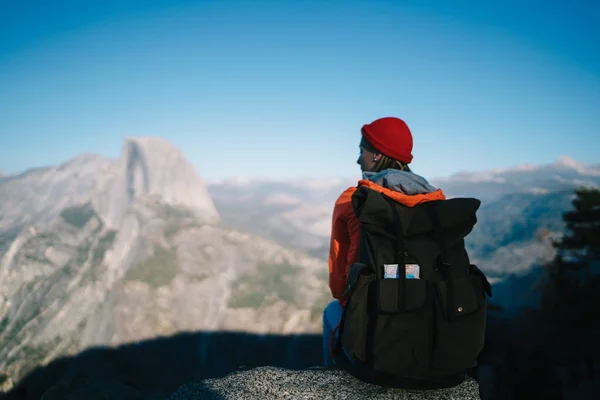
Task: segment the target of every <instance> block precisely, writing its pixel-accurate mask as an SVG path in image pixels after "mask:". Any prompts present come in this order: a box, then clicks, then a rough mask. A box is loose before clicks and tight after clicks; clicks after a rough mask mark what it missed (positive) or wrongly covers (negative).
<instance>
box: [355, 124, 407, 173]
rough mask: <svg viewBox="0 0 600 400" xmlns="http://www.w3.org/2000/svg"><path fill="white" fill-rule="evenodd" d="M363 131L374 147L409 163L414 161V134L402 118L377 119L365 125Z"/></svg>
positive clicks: (395, 158)
mask: <svg viewBox="0 0 600 400" xmlns="http://www.w3.org/2000/svg"><path fill="white" fill-rule="evenodd" d="M361 133H362V135H363V136H364V138H365V139H367V141H368V142H369V143H371V144H372V145H373V147H375V148H376V149H377V150H378V151H380V152H381V153H383V154H385V155H386V156H388V157H391V158H393V159H394V160H397V161H402V162H405V163H407V164H408V163H410V162H411V161H412V159H413V156H412V154H411V153H412V148H413V138H412V134H411V133H410V129H408V126H407V125H406V123H405V122H404V121H402V120H401V119H400V118H395V117H385V118H380V119H377V120H375V121H373V122H371V123H370V124H367V125H364V126H363V127H362V129H361Z"/></svg>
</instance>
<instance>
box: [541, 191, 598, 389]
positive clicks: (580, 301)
mask: <svg viewBox="0 0 600 400" xmlns="http://www.w3.org/2000/svg"><path fill="white" fill-rule="evenodd" d="M572 204H573V208H574V210H571V211H568V212H566V213H564V214H563V221H564V222H565V224H566V229H567V233H566V234H565V235H564V236H563V237H562V239H561V240H560V241H558V242H555V243H554V247H555V248H556V249H557V254H556V258H555V260H554V262H553V263H552V264H553V265H552V266H551V268H548V271H549V273H550V277H551V280H552V287H553V288H552V290H551V291H552V292H553V295H552V296H551V297H552V298H553V305H552V307H549V308H547V309H546V311H547V316H548V317H549V319H550V321H549V322H550V323H551V325H553V328H555V330H554V332H555V333H556V334H557V336H555V337H554V340H553V341H552V342H553V343H554V345H555V346H556V347H554V350H555V351H556V353H557V354H556V358H557V359H561V360H562V361H563V362H564V361H566V362H567V363H569V364H571V367H572V368H570V372H571V374H570V375H571V376H570V381H571V384H576V382H577V380H578V379H577V375H578V370H577V365H578V364H579V362H580V361H581V360H585V362H586V364H587V373H588V376H589V377H590V378H591V377H592V376H593V375H594V371H593V363H594V359H595V358H597V357H598V354H599V352H600V349H599V348H598V343H597V339H595V335H598V334H599V333H600V324H599V322H598V315H600V277H599V276H592V275H591V266H592V264H593V263H598V262H600V190H598V189H591V188H580V189H577V190H576V191H575V197H574V199H573V201H572Z"/></svg>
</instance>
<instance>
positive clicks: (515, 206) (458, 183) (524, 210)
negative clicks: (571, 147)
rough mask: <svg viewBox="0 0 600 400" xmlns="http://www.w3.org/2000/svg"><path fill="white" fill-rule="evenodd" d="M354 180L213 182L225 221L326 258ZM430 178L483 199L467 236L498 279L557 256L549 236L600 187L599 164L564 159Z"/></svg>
mask: <svg viewBox="0 0 600 400" xmlns="http://www.w3.org/2000/svg"><path fill="white" fill-rule="evenodd" d="M356 182H357V180H352V179H339V180H329V181H318V180H305V181H298V180H294V181H280V182H278V181H270V180H243V179H237V180H225V181H220V182H211V183H209V184H208V191H209V192H210V193H211V195H212V197H213V200H214V202H215V205H216V207H217V210H218V211H219V213H220V216H221V218H222V220H223V222H224V223H225V224H227V225H229V226H235V227H238V228H239V229H243V230H247V231H249V232H252V233H253V234H256V235H260V236H262V237H265V238H269V239H271V240H275V241H278V242H279V243H282V244H284V245H285V246H288V247H292V248H297V249H301V250H304V251H307V252H309V253H310V254H312V255H314V256H317V257H319V258H321V259H326V257H327V252H328V249H329V235H330V232H329V229H330V226H331V215H332V210H333V204H334V203H335V200H336V198H337V196H339V194H340V193H341V192H342V191H343V190H345V189H346V188H348V187H350V186H353V185H356ZM430 182H431V183H432V184H433V185H434V186H436V187H440V188H442V190H443V191H444V193H446V195H447V196H448V197H476V198H478V199H480V200H481V201H482V205H481V208H480V210H479V211H478V213H477V216H478V223H477V225H476V226H475V229H474V230H473V232H472V233H471V234H470V235H469V236H468V238H467V246H468V249H469V252H470V255H471V258H472V259H473V261H474V262H476V263H478V264H480V266H481V268H482V269H483V270H485V271H486V273H488V275H490V276H491V277H492V278H493V279H502V278H504V277H506V276H509V275H510V274H513V273H517V274H518V273H527V272H528V271H529V270H530V269H531V268H533V267H534V266H535V265H538V264H540V263H543V262H544V261H547V260H548V259H549V258H551V257H552V255H553V249H552V247H551V245H550V240H549V239H550V238H552V237H555V236H557V235H560V234H562V233H563V229H564V224H563V222H562V219H561V216H562V213H563V212H564V211H566V210H568V209H570V208H571V203H570V202H571V198H572V195H573V190H574V189H575V187H577V186H600V165H585V164H582V163H579V162H577V161H575V160H572V159H571V158H569V157H566V156H563V157H560V158H559V159H558V160H557V161H556V162H554V163H551V164H548V165H537V166H536V165H521V166H516V167H514V168H507V169H499V170H490V171H484V172H477V173H460V174H456V175H452V176H450V177H446V178H433V179H430Z"/></svg>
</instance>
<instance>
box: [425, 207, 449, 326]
mask: <svg viewBox="0 0 600 400" xmlns="http://www.w3.org/2000/svg"><path fill="white" fill-rule="evenodd" d="M426 210H427V213H428V214H429V217H430V218H431V222H432V224H433V238H434V240H435V241H436V242H437V243H438V245H439V247H440V257H439V258H438V266H439V268H440V272H441V273H442V277H443V279H444V280H445V281H446V287H447V290H448V301H447V305H448V306H447V308H448V310H447V311H448V315H452V313H453V312H454V310H453V305H454V284H453V282H452V264H450V263H449V262H448V255H447V253H446V240H445V239H444V232H443V231H442V225H441V224H440V218H439V216H438V215H437V213H436V212H435V210H434V209H433V207H432V206H431V204H429V205H428V206H427V207H426Z"/></svg>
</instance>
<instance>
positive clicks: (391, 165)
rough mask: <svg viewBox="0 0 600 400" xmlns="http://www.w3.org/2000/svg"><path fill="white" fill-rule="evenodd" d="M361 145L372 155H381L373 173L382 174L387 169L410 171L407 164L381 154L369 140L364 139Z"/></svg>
mask: <svg viewBox="0 0 600 400" xmlns="http://www.w3.org/2000/svg"><path fill="white" fill-rule="evenodd" d="M360 145H361V146H362V147H364V148H365V149H367V150H369V151H370V152H371V153H379V158H378V159H377V162H376V163H375V166H374V167H373V169H372V172H381V171H384V170H386V169H398V170H400V171H407V172H411V171H410V167H409V166H408V164H407V163H405V162H403V161H398V160H394V159H393V158H391V157H388V156H386V155H385V154H381V152H380V151H379V150H377V149H376V148H375V147H373V145H372V144H371V143H369V141H368V140H367V139H365V138H364V137H363V138H362V139H361V141H360Z"/></svg>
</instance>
